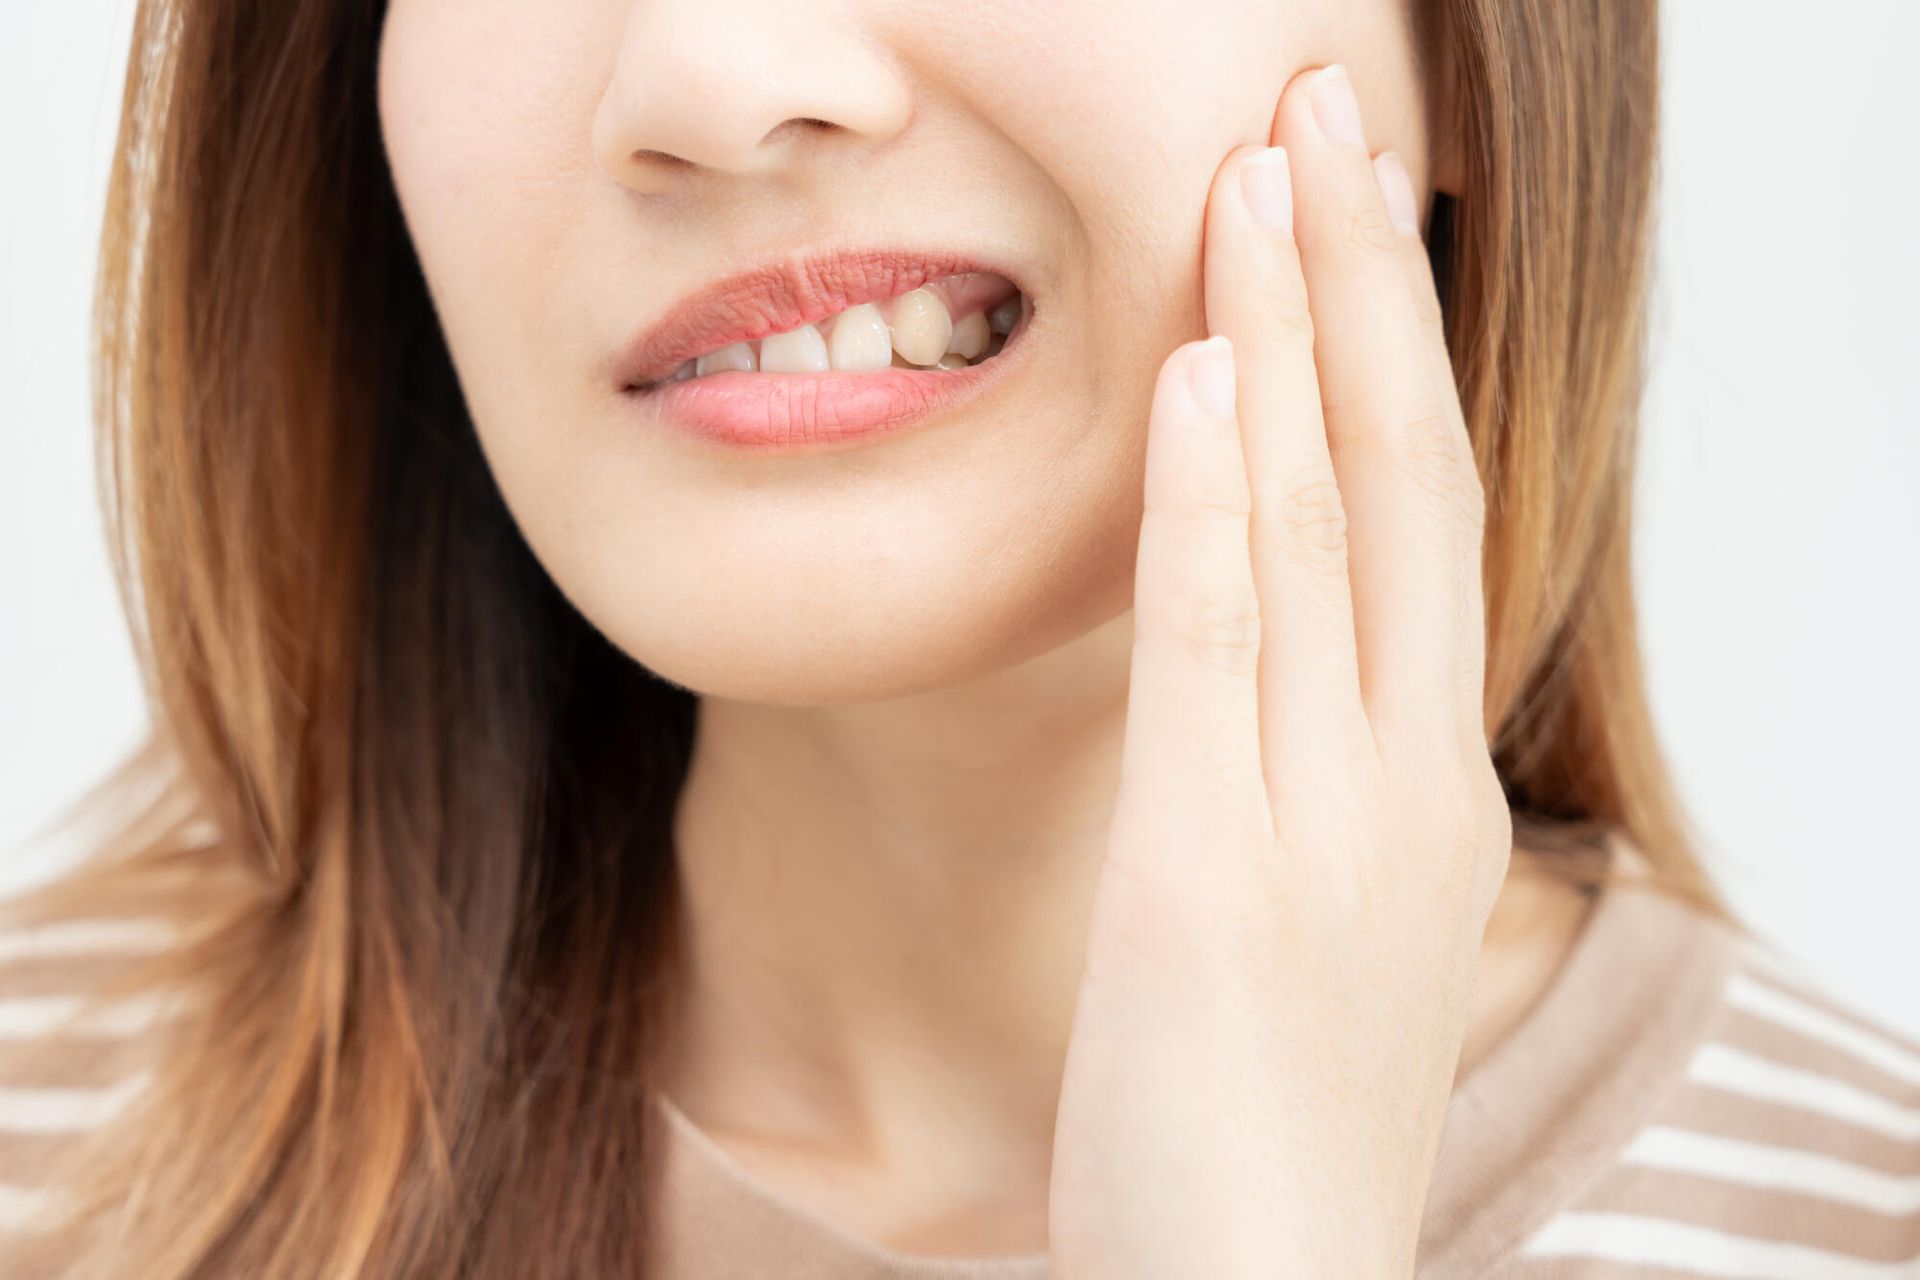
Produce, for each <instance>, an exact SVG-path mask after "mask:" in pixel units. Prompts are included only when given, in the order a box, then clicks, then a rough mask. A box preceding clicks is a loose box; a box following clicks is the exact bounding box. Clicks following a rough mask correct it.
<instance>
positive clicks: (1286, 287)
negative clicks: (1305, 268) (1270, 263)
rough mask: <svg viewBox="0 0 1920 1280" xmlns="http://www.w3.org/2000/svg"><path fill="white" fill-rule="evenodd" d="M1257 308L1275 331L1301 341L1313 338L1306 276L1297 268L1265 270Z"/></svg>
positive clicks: (1309, 340)
mask: <svg viewBox="0 0 1920 1280" xmlns="http://www.w3.org/2000/svg"><path fill="white" fill-rule="evenodd" d="M1261 294H1262V296H1261V299H1260V304H1261V305H1260V310H1261V313H1262V314H1263V315H1264V316H1265V317H1266V320H1267V323H1268V324H1270V325H1272V326H1273V327H1274V329H1276V330H1277V331H1278V332H1280V333H1282V334H1284V335H1286V336H1287V337H1290V338H1298V339H1300V340H1302V341H1304V342H1307V343H1311V342H1312V341H1313V332H1314V326H1313V308H1312V306H1311V304H1310V303H1309V302H1308V301H1307V287H1306V281H1305V279H1304V278H1303V277H1302V276H1301V275H1300V272H1299V269H1298V268H1297V267H1292V266H1287V267H1279V266H1276V267H1275V268H1273V269H1272V270H1271V271H1269V272H1268V273H1267V276H1266V285H1265V287H1264V288H1263V289H1262V290H1261Z"/></svg>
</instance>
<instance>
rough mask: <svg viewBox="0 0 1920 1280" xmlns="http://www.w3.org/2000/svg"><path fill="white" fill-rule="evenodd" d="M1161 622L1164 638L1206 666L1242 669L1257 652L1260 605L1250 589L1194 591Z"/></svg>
mask: <svg viewBox="0 0 1920 1280" xmlns="http://www.w3.org/2000/svg"><path fill="white" fill-rule="evenodd" d="M1162 625H1163V628H1164V632H1165V636H1166V640H1167V642H1168V643H1169V644H1171V645H1172V646H1173V647H1174V648H1175V649H1176V651H1178V652H1180V653H1182V654H1184V655H1185V656H1186V657H1187V658H1188V660H1190V661H1191V662H1193V663H1194V664H1196V665H1197V666H1200V667H1203V668H1205V669H1207V670H1211V671H1220V672H1224V673H1229V674H1240V673H1244V672H1247V671H1250V670H1252V669H1253V667H1254V664H1255V661H1256V659H1257V658H1258V656H1259V653H1260V607H1259V603H1258V601H1257V599H1256V598H1255V596H1254V594H1253V593H1252V592H1251V591H1250V590H1245V589H1241V588H1215V589H1212V590H1198V591H1194V592H1192V593H1191V594H1189V595H1188V596H1186V597H1185V598H1184V599H1182V600H1180V601H1178V602H1176V603H1175V605H1174V607H1173V608H1171V609H1169V610H1168V611H1167V616H1166V618H1165V620H1164V623H1163V624H1162Z"/></svg>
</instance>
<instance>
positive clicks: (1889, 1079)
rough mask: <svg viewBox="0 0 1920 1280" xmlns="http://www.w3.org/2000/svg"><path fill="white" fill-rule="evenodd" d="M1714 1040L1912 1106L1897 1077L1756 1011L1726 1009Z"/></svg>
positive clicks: (1904, 1085) (1906, 1087)
mask: <svg viewBox="0 0 1920 1280" xmlns="http://www.w3.org/2000/svg"><path fill="white" fill-rule="evenodd" d="M1713 1039H1714V1040H1715V1041H1716V1042H1717V1043H1719V1044H1724V1045H1729V1046H1732V1047H1733V1048H1736V1049H1740V1050H1743V1051H1745V1052H1747V1053H1751V1054H1755V1055H1757V1056H1759V1057H1762V1058H1765V1059H1767V1060H1768V1061H1770V1062H1776V1063H1779V1064H1781V1065H1782V1066H1788V1067H1796V1068H1798V1069H1800V1070H1803V1071H1816V1072H1818V1073H1820V1074H1821V1075H1823V1076H1825V1077H1827V1078H1828V1079H1831V1080H1838V1081H1840V1082H1841V1083H1843V1084H1849V1085H1852V1086H1853V1087H1855V1088H1857V1089H1864V1090H1866V1091H1867V1092H1869V1093H1872V1094H1876V1095H1878V1096H1879V1097H1882V1098H1885V1099H1887V1100H1888V1101H1890V1102H1898V1103H1902V1104H1904V1105H1912V1095H1913V1093H1914V1090H1913V1089H1912V1087H1911V1086H1909V1085H1908V1084H1907V1083H1906V1082H1905V1081H1903V1080H1901V1079H1900V1078H1899V1077H1898V1076H1895V1075H1892V1074H1890V1073H1888V1072H1887V1071H1885V1070H1883V1069H1882V1068H1881V1067H1879V1066H1877V1065H1876V1064H1874V1063H1872V1062H1870V1061H1868V1060H1867V1059H1865V1058H1862V1057H1860V1056H1858V1055H1857V1054H1854V1053H1850V1052H1848V1051H1846V1050H1844V1049H1842V1048H1839V1047H1838V1046H1836V1045H1834V1044H1832V1043H1830V1042H1828V1041H1826V1040H1821V1039H1817V1038H1815V1037H1813V1036H1810V1035H1808V1034H1806V1033H1805V1032H1804V1031H1800V1030H1796V1029H1794V1028H1793V1027H1791V1026H1787V1025H1784V1024H1782V1023H1780V1022H1777V1021H1775V1020H1773V1019H1771V1018H1767V1017H1764V1016H1762V1015H1761V1014H1759V1013H1755V1012H1751V1011H1749V1010H1745V1009H1733V1008H1730V1009H1727V1010H1726V1011H1725V1016H1724V1017H1723V1018H1722V1019H1721V1021H1720V1024H1719V1026H1717V1027H1716V1028H1715V1029H1714V1035H1713Z"/></svg>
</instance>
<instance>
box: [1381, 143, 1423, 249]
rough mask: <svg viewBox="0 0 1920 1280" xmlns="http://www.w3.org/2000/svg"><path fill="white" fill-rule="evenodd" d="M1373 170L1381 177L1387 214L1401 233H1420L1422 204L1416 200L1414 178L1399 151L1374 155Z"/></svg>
mask: <svg viewBox="0 0 1920 1280" xmlns="http://www.w3.org/2000/svg"><path fill="white" fill-rule="evenodd" d="M1373 171H1374V173H1375V174H1377V175H1378V176H1379V178H1380V194H1381V195H1382V196H1385V197H1386V201H1387V216H1388V217H1390V218H1392V219H1393V225H1394V227H1395V228H1397V229H1398V230H1399V232H1400V234H1401V235H1408V236H1417V235H1419V234H1420V206H1419V205H1418V204H1416V203H1415V202H1414V198H1413V179H1412V178H1409V177H1408V176H1407V166H1406V165H1405V164H1403V163H1401V160H1400V156H1399V154H1398V153H1397V152H1393V151H1382V152H1381V153H1380V154H1379V155H1377V156H1375V157H1374V160H1373Z"/></svg>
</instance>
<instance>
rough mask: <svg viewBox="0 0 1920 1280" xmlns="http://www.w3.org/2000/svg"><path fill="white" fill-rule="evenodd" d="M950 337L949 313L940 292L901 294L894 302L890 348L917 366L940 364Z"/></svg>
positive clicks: (951, 325) (951, 326)
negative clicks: (891, 343) (891, 346)
mask: <svg viewBox="0 0 1920 1280" xmlns="http://www.w3.org/2000/svg"><path fill="white" fill-rule="evenodd" d="M952 340H953V316H952V315H950V314H948V312H947V304H946V303H944V302H942V301H941V300H940V295H939V294H937V293H933V292H931V291H930V290H927V289H915V290H914V291H913V292H912V293H903V294H901V295H900V297H899V298H898V299H896V301H895V303H894V309H893V349H894V350H895V351H898V352H899V353H900V354H901V355H903V356H905V357H906V358H907V359H909V360H911V361H913V363H915V364H917V365H923V366H924V365H934V364H939V363H940V357H941V356H943V355H945V354H947V343H949V342H951V341H952Z"/></svg>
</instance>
